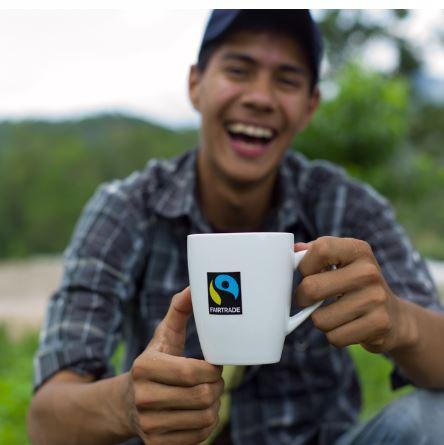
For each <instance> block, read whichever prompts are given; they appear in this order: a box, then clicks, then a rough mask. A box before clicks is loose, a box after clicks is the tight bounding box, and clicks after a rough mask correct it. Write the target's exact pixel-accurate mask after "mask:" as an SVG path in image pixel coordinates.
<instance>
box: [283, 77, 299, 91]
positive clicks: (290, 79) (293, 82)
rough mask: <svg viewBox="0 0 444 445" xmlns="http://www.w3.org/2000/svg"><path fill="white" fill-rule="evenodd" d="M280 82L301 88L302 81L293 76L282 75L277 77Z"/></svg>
mask: <svg viewBox="0 0 444 445" xmlns="http://www.w3.org/2000/svg"><path fill="white" fill-rule="evenodd" d="M277 80H278V82H279V83H280V84H281V85H284V86H285V87H290V88H300V87H301V85H302V81H301V80H300V79H297V78H293V77H286V76H280V77H278V78H277Z"/></svg>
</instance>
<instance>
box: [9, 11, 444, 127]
mask: <svg viewBox="0 0 444 445" xmlns="http://www.w3.org/2000/svg"><path fill="white" fill-rule="evenodd" d="M317 13H319V12H315V15H316V14H317ZM320 13H322V12H320ZM378 13H379V14H383V12H381V11H379V12H378V11H374V12H372V13H370V16H372V15H373V16H374V15H375V14H378ZM443 17H444V13H443V12H442V11H441V12H439V11H433V10H424V11H415V14H414V19H413V20H412V21H411V22H410V23H408V24H407V25H406V26H404V27H403V28H400V29H398V30H397V32H399V33H400V34H403V35H407V36H409V38H412V39H414V40H415V41H417V42H418V43H419V44H420V43H423V42H429V44H428V45H427V49H426V50H425V59H426V67H427V71H428V73H429V74H430V75H432V76H435V77H441V78H444V48H443V46H442V45H441V46H440V45H438V43H437V42H436V34H437V32H436V29H438V28H439V25H442V23H443ZM207 18H208V10H205V9H200V10H199V9H198V10H164V11H162V10H155V11H150V10H77V11H76V10H59V11H55V10H38V11H30V10H21V11H10V10H0V55H1V58H2V60H1V64H0V65H1V69H0V120H4V119H21V118H29V117H33V118H35V117H37V118H55V119H59V118H64V117H76V116H83V115H88V114H95V113H98V112H126V113H130V114H133V115H137V116H141V117H144V118H147V119H151V120H153V121H156V122H159V123H163V124H166V125H168V126H172V127H177V126H188V125H195V124H196V123H197V122H198V116H197V114H196V112H195V111H194V110H193V109H192V107H191V105H190V104H189V100H188V95H187V75H188V69H189V66H190V64H191V63H193V62H194V61H195V59H196V56H197V51H198V46H199V42H200V39H201V36H202V32H203V28H204V26H205V23H206V20H207ZM393 54H394V53H393V48H390V47H389V46H387V45H386V44H384V42H375V43H374V44H373V48H372V47H370V48H369V49H367V53H366V54H365V57H364V58H365V60H366V61H367V63H369V64H370V65H373V66H377V67H378V68H380V69H381V70H384V69H390V66H391V64H392V63H393Z"/></svg>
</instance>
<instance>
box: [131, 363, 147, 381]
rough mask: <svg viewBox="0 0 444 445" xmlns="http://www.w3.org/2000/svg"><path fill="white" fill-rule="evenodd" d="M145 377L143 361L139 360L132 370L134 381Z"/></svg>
mask: <svg viewBox="0 0 444 445" xmlns="http://www.w3.org/2000/svg"><path fill="white" fill-rule="evenodd" d="M144 375H145V366H144V365H143V364H142V360H141V359H140V358H137V359H136V360H135V361H134V363H133V367H132V368H131V376H132V378H133V380H134V381H137V380H140V379H141V378H142V377H143V376H144Z"/></svg>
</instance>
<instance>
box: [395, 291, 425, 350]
mask: <svg viewBox="0 0 444 445" xmlns="http://www.w3.org/2000/svg"><path fill="white" fill-rule="evenodd" d="M395 298H396V301H397V308H396V311H397V313H398V319H397V324H398V329H397V335H396V341H395V344H394V346H393V348H392V350H391V351H390V352H397V351H404V350H411V349H414V348H416V347H417V346H418V343H419V333H418V323H417V316H416V312H415V310H414V309H415V307H414V305H413V304H412V303H410V302H409V301H407V300H403V299H401V298H398V297H395Z"/></svg>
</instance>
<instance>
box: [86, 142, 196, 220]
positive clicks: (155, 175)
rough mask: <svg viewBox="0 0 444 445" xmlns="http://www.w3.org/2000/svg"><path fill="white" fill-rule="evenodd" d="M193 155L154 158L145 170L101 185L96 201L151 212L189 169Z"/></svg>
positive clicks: (94, 200) (131, 209)
mask: <svg viewBox="0 0 444 445" xmlns="http://www.w3.org/2000/svg"><path fill="white" fill-rule="evenodd" d="M192 156H193V153H192V152H190V151H188V152H186V153H184V154H182V155H180V156H177V157H175V158H171V159H151V160H149V161H148V162H147V164H146V166H145V168H144V169H143V170H140V171H135V172H133V173H132V174H131V175H129V176H128V177H126V178H124V179H115V180H112V181H109V182H105V183H103V184H101V185H100V186H99V187H98V189H97V191H96V193H95V196H94V197H93V199H92V201H93V202H98V203H102V204H105V203H108V204H113V205H115V206H116V207H117V208H120V209H121V206H124V207H125V208H126V209H128V210H129V211H134V212H149V211H150V210H151V209H152V208H153V207H154V205H155V203H156V202H157V201H158V200H159V198H160V196H161V195H162V192H163V191H164V190H165V189H166V188H168V187H169V186H170V184H171V182H172V181H174V178H176V177H177V175H178V173H179V172H181V171H183V170H185V169H186V164H187V163H188V162H189V161H190V158H191V157H192Z"/></svg>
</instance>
